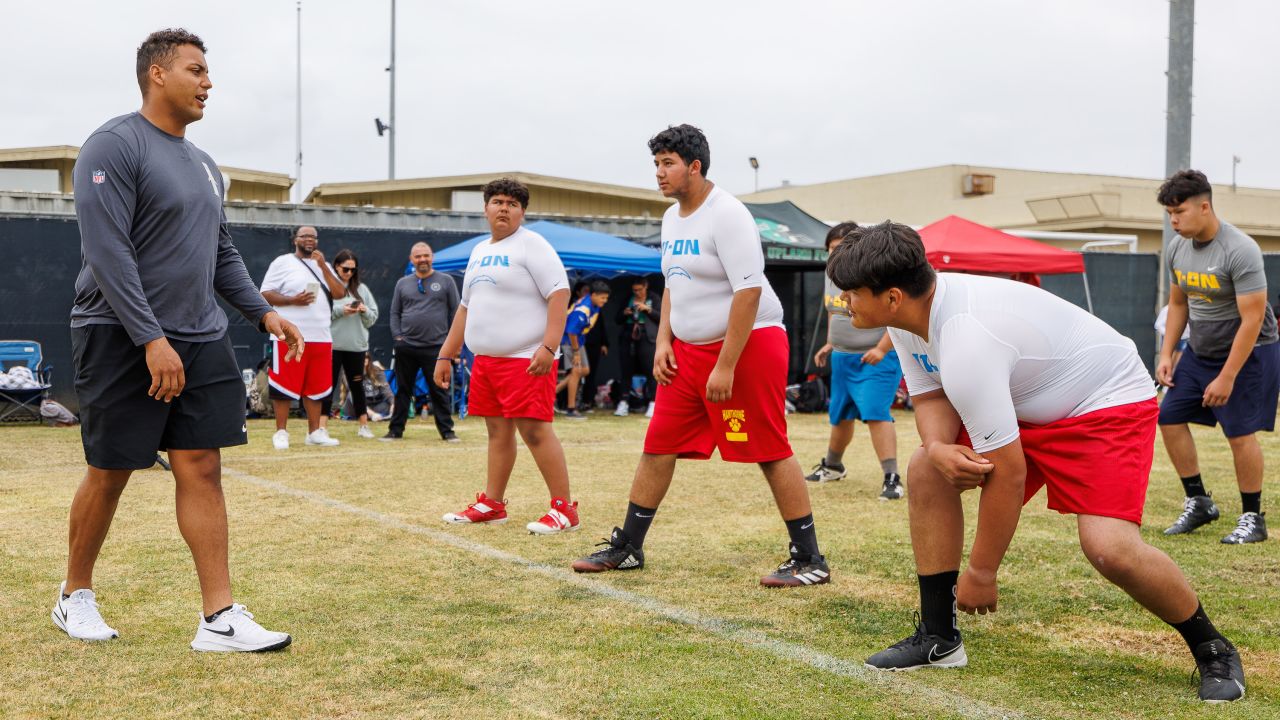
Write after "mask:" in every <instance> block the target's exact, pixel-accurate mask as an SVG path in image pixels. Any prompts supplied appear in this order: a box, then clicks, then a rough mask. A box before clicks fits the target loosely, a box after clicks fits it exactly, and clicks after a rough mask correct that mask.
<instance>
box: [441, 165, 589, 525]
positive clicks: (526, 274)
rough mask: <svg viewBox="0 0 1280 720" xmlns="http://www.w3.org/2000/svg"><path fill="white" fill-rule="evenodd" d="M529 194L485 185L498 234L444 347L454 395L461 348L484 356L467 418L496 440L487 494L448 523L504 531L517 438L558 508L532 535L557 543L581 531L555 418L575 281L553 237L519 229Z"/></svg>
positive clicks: (474, 268)
mask: <svg viewBox="0 0 1280 720" xmlns="http://www.w3.org/2000/svg"><path fill="white" fill-rule="evenodd" d="M528 206H529V189H528V188H526V187H525V186H524V185H523V184H522V183H520V182H518V181H516V180H513V179H511V178H502V179H499V180H494V181H493V182H491V183H489V184H488V185H486V186H485V187H484V214H485V217H486V218H487V219H488V220H489V229H490V231H491V232H492V235H491V236H490V237H488V238H486V239H484V240H481V241H480V242H479V243H478V244H477V245H476V246H475V248H474V249H472V251H471V258H470V260H469V261H468V262H467V272H466V275H464V276H463V278H462V300H461V303H460V304H459V307H458V312H457V314H456V315H454V317H453V324H452V325H451V326H450V328H449V337H448V338H447V339H445V341H444V345H443V346H442V347H441V348H440V357H439V359H437V361H436V369H435V381H436V384H438V385H440V386H441V387H446V388H447V387H449V379H450V376H451V375H452V374H453V370H452V363H453V362H456V360H457V358H458V355H459V353H460V352H461V351H462V345H463V343H464V342H465V343H466V345H467V347H469V348H471V351H472V352H474V353H475V356H476V357H475V362H474V363H473V364H472V366H471V382H470V384H469V385H468V396H467V408H468V412H469V413H470V414H472V415H475V416H477V417H483V418H484V421H485V428H486V429H487V430H488V432H489V466H488V468H489V469H488V474H487V476H486V480H485V488H484V491H483V492H480V493H477V494H476V501H475V502H474V503H472V504H470V505H468V506H467V508H466V509H465V510H463V511H461V512H456V513H447V514H446V515H445V516H444V520H445V522H449V523H458V524H469V523H494V524H496V523H504V522H506V521H507V501H506V499H505V497H506V492H507V482H508V481H509V480H510V479H511V469H512V468H513V467H514V466H515V462H516V432H517V431H518V432H519V433H520V437H521V439H523V440H524V444H525V445H526V446H527V447H528V448H529V452H530V453H531V454H532V455H533V459H534V461H535V462H536V463H537V465H538V470H539V471H540V472H541V473H542V479H543V480H544V481H545V482H546V483H547V490H549V491H550V493H551V508H550V509H549V510H548V511H547V513H546V514H545V515H543V516H542V517H541V518H539V519H538V520H534V521H533V522H530V523H529V524H528V525H526V526H525V527H526V528H528V530H529V532H531V533H537V534H539V535H548V534H551V533H558V532H562V531H565V530H577V529H578V503H576V502H573V501H572V500H571V498H570V496H569V469H568V467H567V465H566V464H565V460H564V448H562V447H561V446H560V439H559V438H558V437H556V433H555V430H553V429H552V427H551V420H552V416H553V414H554V412H555V396H556V358H557V356H558V353H557V352H556V348H558V347H560V337H561V335H563V334H564V323H565V316H566V314H567V309H568V305H569V279H568V276H567V275H566V274H565V271H564V264H563V263H562V262H560V256H559V255H557V254H556V251H555V249H554V248H552V247H551V244H550V243H548V242H547V240H546V238H544V237H542V236H541V235H539V234H538V233H536V232H533V231H532V230H529V229H528V228H524V227H521V226H520V223H521V222H522V221H523V220H524V211H525V208H527V207H528Z"/></svg>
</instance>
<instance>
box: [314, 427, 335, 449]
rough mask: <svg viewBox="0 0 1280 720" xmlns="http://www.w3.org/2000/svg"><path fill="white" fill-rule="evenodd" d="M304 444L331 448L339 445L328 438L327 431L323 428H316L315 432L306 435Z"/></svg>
mask: <svg viewBox="0 0 1280 720" xmlns="http://www.w3.org/2000/svg"><path fill="white" fill-rule="evenodd" d="M306 443H307V444H308V445H322V446H324V447H333V446H334V445H339V444H340V443H339V442H338V441H337V440H334V439H333V438H331V437H329V431H328V430H326V429H324V428H316V429H315V432H312V433H311V434H309V435H307V440H306Z"/></svg>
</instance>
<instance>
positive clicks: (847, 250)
mask: <svg viewBox="0 0 1280 720" xmlns="http://www.w3.org/2000/svg"><path fill="white" fill-rule="evenodd" d="M827 276H828V277H830V278H831V282H833V283H835V285H836V287H838V288H840V289H841V290H860V289H862V288H867V289H868V290H870V291H871V292H872V293H875V294H876V295H879V294H880V293H882V292H884V291H885V290H888V289H889V288H895V287H896V288H898V289H899V290H901V291H903V292H905V293H906V294H907V295H910V296H911V297H913V298H918V297H921V296H923V295H924V294H925V293H928V292H929V288H931V287H933V283H934V280H935V273H934V271H933V268H932V267H931V266H930V265H929V261H928V260H927V259H926V258H925V254H924V242H923V241H922V240H921V239H920V235H918V234H917V233H916V231H915V230H912V229H911V228H909V227H907V226H906V225H901V224H899V223H895V222H890V221H888V220H886V221H884V222H882V223H880V224H879V225H872V226H870V227H860V228H857V229H856V230H854V231H852V232H850V233H849V234H848V235H846V236H845V238H844V240H843V241H842V242H841V243H840V244H839V245H837V246H836V249H835V250H832V251H831V257H830V258H828V260H827Z"/></svg>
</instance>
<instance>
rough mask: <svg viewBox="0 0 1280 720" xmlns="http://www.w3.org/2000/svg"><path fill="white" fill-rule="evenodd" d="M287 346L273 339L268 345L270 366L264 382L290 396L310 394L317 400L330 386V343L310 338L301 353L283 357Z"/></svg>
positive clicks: (331, 382)
mask: <svg viewBox="0 0 1280 720" xmlns="http://www.w3.org/2000/svg"><path fill="white" fill-rule="evenodd" d="M288 354H289V346H288V345H286V344H285V343H284V342H283V341H281V340H276V341H274V342H273V343H272V346H271V369H270V370H268V371H267V382H269V383H271V387H273V388H275V389H276V390H279V391H280V392H281V393H283V394H285V395H288V396H289V397H291V398H299V397H309V398H311V399H312V400H320V399H321V398H323V397H324V396H326V395H328V394H329V392H330V391H331V390H333V343H328V342H310V341H308V342H307V344H306V347H304V348H303V349H302V357H300V358H297V359H296V360H290V361H286V360H285V359H284V357H285V355H288Z"/></svg>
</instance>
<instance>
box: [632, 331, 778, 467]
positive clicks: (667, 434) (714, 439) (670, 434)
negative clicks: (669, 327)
mask: <svg viewBox="0 0 1280 720" xmlns="http://www.w3.org/2000/svg"><path fill="white" fill-rule="evenodd" d="M722 344H723V343H718V342H717V343H711V344H709V345H691V344H689V343H686V342H681V341H680V340H676V341H675V343H674V350H675V354H676V366H677V369H676V376H675V379H674V380H672V382H671V384H670V385H659V386H658V394H657V398H656V399H655V401H654V402H655V404H654V410H653V420H651V421H650V422H649V432H648V434H646V435H645V438H644V451H645V452H646V453H649V454H651V455H672V454H674V455H679V456H680V457H682V458H692V459H694V460H706V459H707V458H709V457H711V451H712V450H714V449H716V448H719V449H720V457H721V458H723V459H725V460H728V461H729V462H744V463H746V462H753V463H759V462H772V461H774V460H781V459H783V458H788V457H791V455H792V452H791V443H790V442H789V441H788V440H787V412H786V407H785V405H784V403H785V400H786V398H785V395H786V390H787V363H788V360H789V355H790V344H789V343H788V342H787V333H786V331H785V330H783V329H782V328H779V327H767V328H759V329H756V330H752V331H751V336H750V337H749V338H748V339H747V345H746V347H745V348H743V350H742V356H741V357H740V358H738V366H737V367H736V368H735V369H734V372H733V396H732V398H730V400H729V401H728V402H725V403H712V402H708V401H707V378H708V377H709V376H710V375H711V371H712V369H714V368H715V365H716V358H718V357H719V356H720V346H721V345H722Z"/></svg>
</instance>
